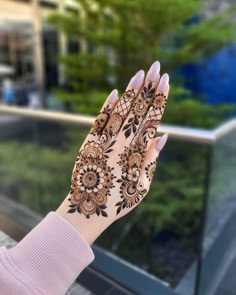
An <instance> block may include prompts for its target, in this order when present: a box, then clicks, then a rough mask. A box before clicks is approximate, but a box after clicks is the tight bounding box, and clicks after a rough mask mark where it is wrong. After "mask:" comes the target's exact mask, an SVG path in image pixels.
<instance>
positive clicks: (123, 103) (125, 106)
mask: <svg viewBox="0 0 236 295" xmlns="http://www.w3.org/2000/svg"><path fill="white" fill-rule="evenodd" d="M135 95H136V94H135V91H134V89H129V90H127V91H125V92H124V94H123V96H122V98H121V99H120V100H119V101H118V103H117V105H116V107H115V110H114V112H113V113H112V114H111V117H110V120H109V121H108V123H107V126H106V128H107V129H110V130H111V132H112V135H113V136H116V135H117V134H118V133H119V131H120V128H121V126H122V124H123V122H124V121H125V119H126V116H127V114H128V113H129V111H130V108H131V106H132V104H133V101H134V98H135Z"/></svg>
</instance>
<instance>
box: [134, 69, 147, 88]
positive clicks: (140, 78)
mask: <svg viewBox="0 0 236 295" xmlns="http://www.w3.org/2000/svg"><path fill="white" fill-rule="evenodd" d="M144 76H145V73H144V71H143V70H140V71H138V72H137V74H136V75H135V76H134V80H133V82H132V87H133V88H134V89H138V88H139V87H140V86H141V85H142V83H143V79H144Z"/></svg>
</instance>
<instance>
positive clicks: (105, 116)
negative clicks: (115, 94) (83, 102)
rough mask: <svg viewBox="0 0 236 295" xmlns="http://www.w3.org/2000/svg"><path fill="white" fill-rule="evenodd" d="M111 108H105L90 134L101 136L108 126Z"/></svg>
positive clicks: (108, 106)
mask: <svg viewBox="0 0 236 295" xmlns="http://www.w3.org/2000/svg"><path fill="white" fill-rule="evenodd" d="M110 112H111V107H110V105H107V106H105V108H104V109H103V110H102V112H100V113H99V114H98V116H97V118H96V120H95V122H94V124H93V126H92V128H91V129H90V131H89V133H90V134H92V135H94V136H95V135H101V134H102V131H103V128H104V127H105V126H106V124H107V122H108V120H109V118H110Z"/></svg>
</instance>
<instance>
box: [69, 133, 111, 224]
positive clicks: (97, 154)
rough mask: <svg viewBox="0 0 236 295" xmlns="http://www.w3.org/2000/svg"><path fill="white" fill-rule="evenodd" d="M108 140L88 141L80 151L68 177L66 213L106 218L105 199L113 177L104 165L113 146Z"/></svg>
mask: <svg viewBox="0 0 236 295" xmlns="http://www.w3.org/2000/svg"><path fill="white" fill-rule="evenodd" d="M109 138H111V137H108V138H106V140H105V138H104V140H103V142H99V143H96V142H95V141H88V143H87V144H86V145H85V146H84V148H83V149H82V150H81V151H80V152H79V154H78V157H77V159H76V163H75V167H74V171H73V173H72V178H71V190H70V197H69V199H68V200H69V201H70V205H69V207H70V209H69V210H68V213H74V212H76V211H77V212H78V213H81V214H83V215H85V216H86V217H87V218H90V215H92V214H94V213H96V214H97V215H98V216H99V215H100V214H101V215H102V216H104V217H107V213H106V211H105V209H106V208H107V206H106V203H107V198H108V197H109V196H110V195H111V194H110V191H111V189H112V188H113V187H114V185H113V182H114V179H115V178H116V177H115V176H114V175H113V173H112V171H113V170H114V168H111V167H109V166H108V165H107V158H108V154H109V153H110V152H111V151H112V148H111V147H112V146H113V145H114V143H115V141H112V142H111V140H110V141H109Z"/></svg>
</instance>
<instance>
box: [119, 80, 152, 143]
mask: <svg viewBox="0 0 236 295" xmlns="http://www.w3.org/2000/svg"><path fill="white" fill-rule="evenodd" d="M154 92H155V88H153V83H152V82H149V84H148V86H144V87H143V90H142V91H141V93H140V95H139V96H138V98H137V99H136V101H135V103H134V104H133V105H132V108H131V113H132V114H133V117H131V118H129V120H128V122H127V124H125V126H124V127H123V129H122V130H123V131H125V137H126V138H127V137H129V136H130V135H131V133H132V132H133V133H135V132H136V131H137V129H138V125H139V124H140V121H141V120H143V119H144V118H145V116H146V114H147V111H148V108H149V106H150V105H151V103H152V101H153V96H154Z"/></svg>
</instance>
